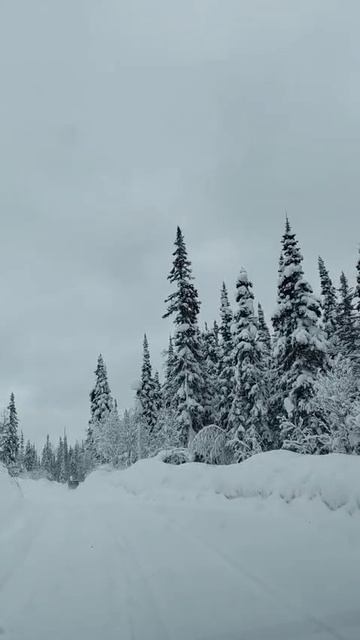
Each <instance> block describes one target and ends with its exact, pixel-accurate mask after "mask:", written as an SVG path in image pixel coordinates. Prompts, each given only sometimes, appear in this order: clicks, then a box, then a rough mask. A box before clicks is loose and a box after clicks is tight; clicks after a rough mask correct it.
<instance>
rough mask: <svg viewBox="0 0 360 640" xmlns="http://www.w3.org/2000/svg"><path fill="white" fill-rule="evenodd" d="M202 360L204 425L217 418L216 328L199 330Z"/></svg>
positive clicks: (217, 355)
mask: <svg viewBox="0 0 360 640" xmlns="http://www.w3.org/2000/svg"><path fill="white" fill-rule="evenodd" d="M201 347H202V362H203V379H204V392H203V400H202V402H203V407H204V412H203V423H204V425H210V424H216V423H217V419H218V407H219V393H218V387H219V384H218V369H219V344H218V341H217V335H216V329H214V328H212V329H209V327H208V325H207V324H206V323H205V328H204V330H203V331H202V332H201Z"/></svg>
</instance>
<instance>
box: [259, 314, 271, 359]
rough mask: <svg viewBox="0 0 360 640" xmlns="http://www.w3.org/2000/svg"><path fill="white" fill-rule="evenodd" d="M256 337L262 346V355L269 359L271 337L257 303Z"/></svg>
mask: <svg viewBox="0 0 360 640" xmlns="http://www.w3.org/2000/svg"><path fill="white" fill-rule="evenodd" d="M258 336H259V340H260V342H261V343H262V344H263V346H264V353H265V354H266V355H267V356H268V357H270V353H271V335H270V330H269V327H268V326H267V324H266V320H265V315H264V311H263V308H262V306H261V304H260V302H259V304H258Z"/></svg>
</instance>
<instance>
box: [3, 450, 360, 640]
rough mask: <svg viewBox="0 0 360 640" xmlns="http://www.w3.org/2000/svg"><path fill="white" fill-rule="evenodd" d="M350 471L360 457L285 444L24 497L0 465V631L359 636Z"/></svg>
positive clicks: (118, 638)
mask: <svg viewBox="0 0 360 640" xmlns="http://www.w3.org/2000/svg"><path fill="white" fill-rule="evenodd" d="M359 481H360V458H357V457H355V456H354V457H352V456H342V455H331V456H324V457H312V456H300V455H297V454H292V453H289V452H284V451H281V452H272V453H268V454H260V455H258V456H254V457H253V458H251V459H250V460H248V461H246V462H245V463H242V464H241V465H232V466H228V467H210V466H207V465H203V464H193V463H189V464H185V465H181V466H179V467H176V466H172V465H166V464H164V463H163V462H161V460H160V459H152V460H146V461H142V462H139V463H137V464H136V465H134V466H133V467H131V468H130V469H128V470H125V471H111V470H109V469H106V468H102V469H100V470H98V471H96V472H94V473H93V474H92V475H91V476H90V477H89V478H88V479H87V481H86V482H85V483H84V484H83V485H82V486H81V487H80V488H79V489H77V490H76V491H70V490H68V489H67V487H65V486H61V485H58V484H56V483H51V482H48V481H46V480H38V481H32V480H20V481H19V484H20V487H21V490H22V493H23V497H22V496H21V492H20V491H19V488H18V486H17V484H16V483H15V482H14V481H12V480H11V479H10V478H9V477H8V476H7V475H6V474H5V472H4V470H1V472H0V518H1V521H0V637H1V638H2V637H3V638H4V640H45V639H46V640H65V639H66V640H68V639H69V638H70V639H74V640H95V639H96V640H98V639H99V638H100V639H101V640H184V638H186V639H189V640H293V639H294V640H295V639H296V640H305V639H306V640H311V639H314V640H315V639H316V640H329V639H334V638H336V639H338V640H355V639H356V640H358V639H359V638H360V607H359V595H358V594H359V567H360V511H359V504H360V501H359V495H360V489H359V487H360V482H359ZM5 495H6V496H7V498H5V497H4V496H5ZM4 505H7V506H6V510H5V517H4V516H3V511H2V507H3V506H4Z"/></svg>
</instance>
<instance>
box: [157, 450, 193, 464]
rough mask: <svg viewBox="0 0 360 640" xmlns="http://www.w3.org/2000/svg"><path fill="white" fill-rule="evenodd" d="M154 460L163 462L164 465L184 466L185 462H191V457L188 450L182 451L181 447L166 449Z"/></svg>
mask: <svg viewBox="0 0 360 640" xmlns="http://www.w3.org/2000/svg"><path fill="white" fill-rule="evenodd" d="M156 458H157V459H158V460H161V462H165V463H166V464H175V465H179V464H185V463H186V462H192V457H191V454H190V451H189V449H183V448H181V447H179V448H175V449H167V450H165V451H160V452H159V453H158V454H157V456H156Z"/></svg>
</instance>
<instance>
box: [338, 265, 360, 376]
mask: <svg viewBox="0 0 360 640" xmlns="http://www.w3.org/2000/svg"><path fill="white" fill-rule="evenodd" d="M339 295H340V299H339V304H338V308H337V318H336V322H337V334H336V335H337V338H338V341H339V350H340V352H341V353H342V355H344V356H345V357H346V358H349V359H350V360H351V361H352V362H353V364H354V365H355V366H356V367H357V369H358V368H359V366H360V362H359V355H360V354H359V352H358V346H359V340H358V335H359V329H358V327H357V318H356V311H355V308H354V290H353V289H352V288H351V287H350V285H349V282H348V279H347V277H346V275H345V273H344V272H342V274H341V276H340V288H339Z"/></svg>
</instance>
